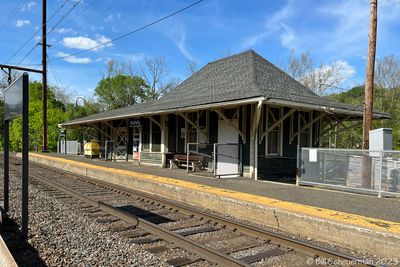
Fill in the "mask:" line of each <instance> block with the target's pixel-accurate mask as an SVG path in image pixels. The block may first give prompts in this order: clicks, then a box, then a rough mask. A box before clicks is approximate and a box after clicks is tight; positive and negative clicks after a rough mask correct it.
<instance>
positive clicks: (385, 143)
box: [369, 128, 393, 151]
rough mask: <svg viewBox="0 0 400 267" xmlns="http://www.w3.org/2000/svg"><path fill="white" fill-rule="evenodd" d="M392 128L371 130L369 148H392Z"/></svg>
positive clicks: (374, 149)
mask: <svg viewBox="0 0 400 267" xmlns="http://www.w3.org/2000/svg"><path fill="white" fill-rule="evenodd" d="M392 149H393V146H392V129H391V128H379V129H375V130H372V131H369V150H371V151H382V150H392Z"/></svg>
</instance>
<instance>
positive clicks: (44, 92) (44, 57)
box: [41, 0, 48, 152]
mask: <svg viewBox="0 0 400 267" xmlns="http://www.w3.org/2000/svg"><path fill="white" fill-rule="evenodd" d="M46 6H47V3H46V0H42V43H41V44H42V66H43V75H42V102H43V103H42V105H43V108H42V118H43V130H42V152H47V151H48V150H47V40H46V34H47V27H46V20H47V18H46V17H47V7H46Z"/></svg>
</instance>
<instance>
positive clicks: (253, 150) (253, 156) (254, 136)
mask: <svg viewBox="0 0 400 267" xmlns="http://www.w3.org/2000/svg"><path fill="white" fill-rule="evenodd" d="M262 105H263V104H262V101H261V100H260V101H258V103H257V104H255V105H252V107H251V121H252V124H251V128H250V177H252V178H254V179H255V180H257V175H258V171H257V169H258V124H259V123H260V115H261V109H262Z"/></svg>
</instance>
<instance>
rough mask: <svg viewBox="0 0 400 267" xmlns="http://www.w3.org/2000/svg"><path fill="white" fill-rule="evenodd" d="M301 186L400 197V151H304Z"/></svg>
mask: <svg viewBox="0 0 400 267" xmlns="http://www.w3.org/2000/svg"><path fill="white" fill-rule="evenodd" d="M299 154H300V158H299V164H300V177H299V184H300V185H317V186H324V187H330V188H336V189H342V190H346V191H354V192H362V193H369V194H376V195H378V196H382V195H392V196H393V195H395V196H400V151H369V150H352V149H324V148H301V152H300V153H299Z"/></svg>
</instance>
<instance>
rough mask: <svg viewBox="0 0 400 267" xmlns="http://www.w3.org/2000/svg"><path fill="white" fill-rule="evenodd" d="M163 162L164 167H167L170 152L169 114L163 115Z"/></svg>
mask: <svg viewBox="0 0 400 267" xmlns="http://www.w3.org/2000/svg"><path fill="white" fill-rule="evenodd" d="M160 124H161V164H162V167H163V168H166V167H167V155H166V153H167V152H168V114H162V115H161V123H160Z"/></svg>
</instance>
